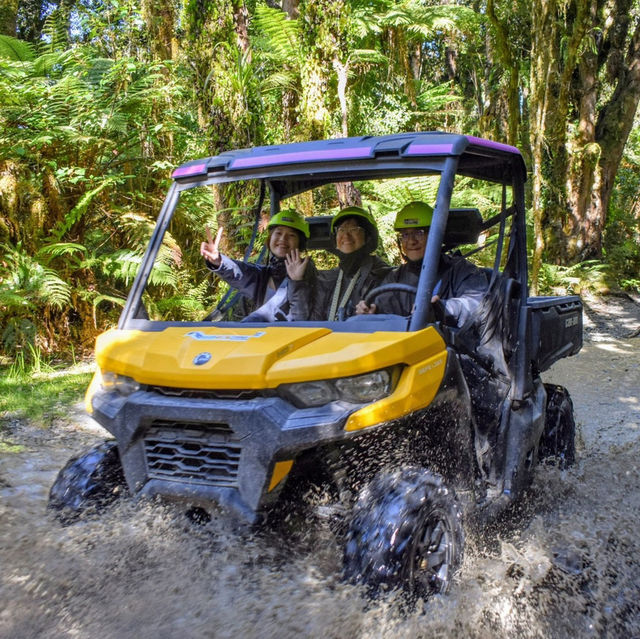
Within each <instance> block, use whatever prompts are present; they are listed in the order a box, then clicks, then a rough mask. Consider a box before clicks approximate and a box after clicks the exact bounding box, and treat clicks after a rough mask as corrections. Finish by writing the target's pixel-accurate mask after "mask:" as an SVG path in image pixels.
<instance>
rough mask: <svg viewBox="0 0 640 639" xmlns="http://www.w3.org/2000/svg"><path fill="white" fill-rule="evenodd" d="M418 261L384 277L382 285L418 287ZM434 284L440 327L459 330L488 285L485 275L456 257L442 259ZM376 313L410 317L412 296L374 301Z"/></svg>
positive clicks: (401, 294) (394, 294)
mask: <svg viewBox="0 0 640 639" xmlns="http://www.w3.org/2000/svg"><path fill="white" fill-rule="evenodd" d="M421 267H422V260H420V261H417V262H407V263H405V264H403V265H402V266H399V267H398V268H397V269H394V270H393V271H392V272H391V273H389V274H388V275H387V277H386V278H385V279H384V281H383V282H382V284H392V283H398V284H409V285H410V286H418V279H419V277H420V269H421ZM438 276H439V277H438V280H437V282H436V285H435V288H434V290H433V294H434V295H438V296H439V297H440V300H441V302H442V306H443V309H444V323H445V324H447V325H449V326H462V325H463V324H464V323H465V322H466V321H467V320H468V319H469V318H470V317H471V315H472V314H473V312H474V311H475V310H476V309H477V308H478V306H479V305H480V302H481V300H482V298H483V297H484V295H485V294H486V292H487V288H488V286H489V281H488V279H487V275H486V273H485V272H484V271H483V270H482V269H480V268H478V267H477V266H475V265H474V264H472V263H471V262H469V261H467V260H466V259H464V258H463V257H462V256H460V255H453V256H452V255H442V256H441V257H440V264H439V266H438ZM372 301H373V303H374V304H376V312H378V313H393V314H395V315H403V316H407V315H410V314H411V312H412V311H413V306H414V304H415V295H414V294H413V293H405V292H391V293H385V294H383V295H381V296H380V297H379V298H378V299H377V300H372Z"/></svg>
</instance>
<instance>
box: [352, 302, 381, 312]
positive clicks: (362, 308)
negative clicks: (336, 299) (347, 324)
mask: <svg viewBox="0 0 640 639" xmlns="http://www.w3.org/2000/svg"><path fill="white" fill-rule="evenodd" d="M376 310H377V307H376V305H375V304H371V305H370V306H367V305H366V304H365V302H364V300H360V301H359V302H358V303H357V304H356V315H373V314H374V313H375V312H376Z"/></svg>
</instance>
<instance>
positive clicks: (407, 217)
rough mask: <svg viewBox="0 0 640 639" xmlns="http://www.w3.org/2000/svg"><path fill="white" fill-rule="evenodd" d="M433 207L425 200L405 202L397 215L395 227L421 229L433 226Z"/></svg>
mask: <svg viewBox="0 0 640 639" xmlns="http://www.w3.org/2000/svg"><path fill="white" fill-rule="evenodd" d="M432 218H433V208H431V207H430V206H429V205H428V204H425V203H424V202H409V204H405V205H404V206H403V207H402V208H401V209H400V210H399V211H398V215H396V221H395V222H394V224H393V228H394V230H396V231H401V230H402V229H421V228H425V227H427V226H431V219H432Z"/></svg>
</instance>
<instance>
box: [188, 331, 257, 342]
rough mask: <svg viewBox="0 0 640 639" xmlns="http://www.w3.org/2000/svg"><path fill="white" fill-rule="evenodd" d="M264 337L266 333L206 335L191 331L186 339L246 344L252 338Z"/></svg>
mask: <svg viewBox="0 0 640 639" xmlns="http://www.w3.org/2000/svg"><path fill="white" fill-rule="evenodd" d="M263 335H266V332H265V331H258V332H257V333H254V334H253V335H207V334H206V333H202V332H201V331H189V332H188V333H187V334H186V336H185V337H193V339H197V340H199V341H204V342H209V341H219V342H246V341H247V340H248V339H250V338H252V337H262V336H263Z"/></svg>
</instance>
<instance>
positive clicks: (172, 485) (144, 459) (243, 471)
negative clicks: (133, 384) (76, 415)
mask: <svg viewBox="0 0 640 639" xmlns="http://www.w3.org/2000/svg"><path fill="white" fill-rule="evenodd" d="M91 406H92V409H93V417H94V419H96V421H98V422H99V423H100V424H101V425H102V426H103V427H104V428H106V429H107V430H108V431H109V432H111V433H112V434H113V435H114V436H115V437H116V439H117V441H118V447H119V450H120V457H121V460H122V465H123V468H124V473H125V477H126V479H127V483H128V484H129V488H130V489H131V491H132V492H134V493H138V494H143V495H150V496H151V495H161V496H163V497H167V498H170V499H179V500H184V501H188V502H189V503H192V504H196V505H205V506H206V505H207V504H211V503H212V502H213V503H217V504H219V505H221V506H223V507H225V508H228V509H230V510H232V511H233V512H235V514H237V515H239V516H240V517H241V518H242V519H244V520H246V521H248V522H251V523H253V522H255V521H257V520H258V519H259V517H260V509H261V506H262V505H263V503H264V501H265V496H266V495H267V492H268V486H269V480H270V478H271V475H272V473H273V469H274V465H275V463H276V462H277V461H280V460H291V459H294V458H295V457H296V456H297V455H298V454H299V453H300V452H301V451H302V450H305V449H306V448H309V447H312V446H314V447H315V446H318V445H319V444H323V443H329V442H331V441H336V440H340V439H345V438H347V437H353V436H354V435H350V434H348V433H345V431H344V425H345V422H346V420H347V418H348V416H349V415H350V414H351V413H352V412H354V411H355V410H358V409H359V408H361V406H360V405H353V404H347V403H344V402H333V403H331V404H327V405H325V406H321V407H318V408H304V409H298V408H295V407H294V406H292V405H291V404H289V403H288V402H286V401H285V400H283V399H281V398H279V397H268V398H267V397H257V398H253V399H194V398H183V397H170V396H165V395H162V394H160V393H156V392H150V391H138V392H136V393H133V394H132V395H130V396H129V397H122V396H121V395H120V394H119V393H117V392H116V391H98V392H96V393H95V394H94V395H93V396H92V398H91ZM356 436H357V434H356Z"/></svg>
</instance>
